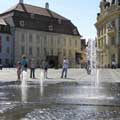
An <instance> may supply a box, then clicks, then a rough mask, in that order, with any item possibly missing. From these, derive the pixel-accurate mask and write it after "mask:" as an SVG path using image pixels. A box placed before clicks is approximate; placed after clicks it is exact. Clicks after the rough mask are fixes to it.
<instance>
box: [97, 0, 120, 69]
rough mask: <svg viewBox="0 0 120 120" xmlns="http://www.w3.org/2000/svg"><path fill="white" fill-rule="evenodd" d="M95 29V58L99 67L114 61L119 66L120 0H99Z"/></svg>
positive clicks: (106, 65) (109, 64)
mask: <svg viewBox="0 0 120 120" xmlns="http://www.w3.org/2000/svg"><path fill="white" fill-rule="evenodd" d="M95 26H96V29H97V36H98V37H97V60H98V61H99V62H98V65H99V66H100V67H110V66H111V64H112V61H115V62H116V64H117V66H118V67H120V0H101V2H100V13H98V15H97V22H96V24H95Z"/></svg>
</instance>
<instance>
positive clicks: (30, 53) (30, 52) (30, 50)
mask: <svg viewBox="0 0 120 120" xmlns="http://www.w3.org/2000/svg"><path fill="white" fill-rule="evenodd" d="M29 55H32V47H29Z"/></svg>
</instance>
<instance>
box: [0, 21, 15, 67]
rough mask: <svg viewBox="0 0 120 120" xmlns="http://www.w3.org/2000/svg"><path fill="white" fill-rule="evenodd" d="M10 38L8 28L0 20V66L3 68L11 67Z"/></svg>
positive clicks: (11, 44)
mask: <svg viewBox="0 0 120 120" xmlns="http://www.w3.org/2000/svg"><path fill="white" fill-rule="evenodd" d="M12 47H13V43H12V36H11V33H10V27H9V26H8V25H7V24H6V22H5V21H4V20H3V19H0V64H2V65H3V66H5V67H8V66H11V65H12V59H13V55H12V51H13V49H12Z"/></svg>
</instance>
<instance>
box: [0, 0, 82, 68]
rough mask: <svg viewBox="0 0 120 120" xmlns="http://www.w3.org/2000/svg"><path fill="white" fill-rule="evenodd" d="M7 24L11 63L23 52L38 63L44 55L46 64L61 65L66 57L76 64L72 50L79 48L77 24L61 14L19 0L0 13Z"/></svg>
mask: <svg viewBox="0 0 120 120" xmlns="http://www.w3.org/2000/svg"><path fill="white" fill-rule="evenodd" d="M0 17H1V18H2V19H4V20H5V22H6V23H7V24H8V25H10V27H11V35H12V37H13V58H14V60H13V62H14V64H15V63H16V62H17V61H18V60H20V59H21V56H22V55H23V54H25V55H26V56H27V58H28V59H31V58H34V59H35V60H36V63H37V65H38V66H40V65H41V63H42V60H45V59H47V60H48V62H49V64H50V66H51V67H54V66H56V65H61V64H62V61H63V58H64V57H67V58H68V59H69V61H70V65H71V66H75V65H76V53H79V52H80V51H81V40H80V37H81V36H80V34H79V32H78V30H77V27H76V26H74V25H73V24H72V22H71V21H70V20H68V19H66V18H65V17H62V16H61V15H59V14H57V13H55V12H53V11H51V10H50V9H49V4H48V3H47V4H46V7H45V8H41V7H37V6H33V5H28V4H24V3H23V1H22V0H20V2H19V3H18V4H17V5H16V6H14V7H12V8H10V9H9V10H8V11H7V12H4V13H2V14H1V15H0Z"/></svg>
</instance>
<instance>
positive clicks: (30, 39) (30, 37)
mask: <svg viewBox="0 0 120 120" xmlns="http://www.w3.org/2000/svg"><path fill="white" fill-rule="evenodd" d="M32 40H33V36H32V34H30V35H29V42H30V43H32Z"/></svg>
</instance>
